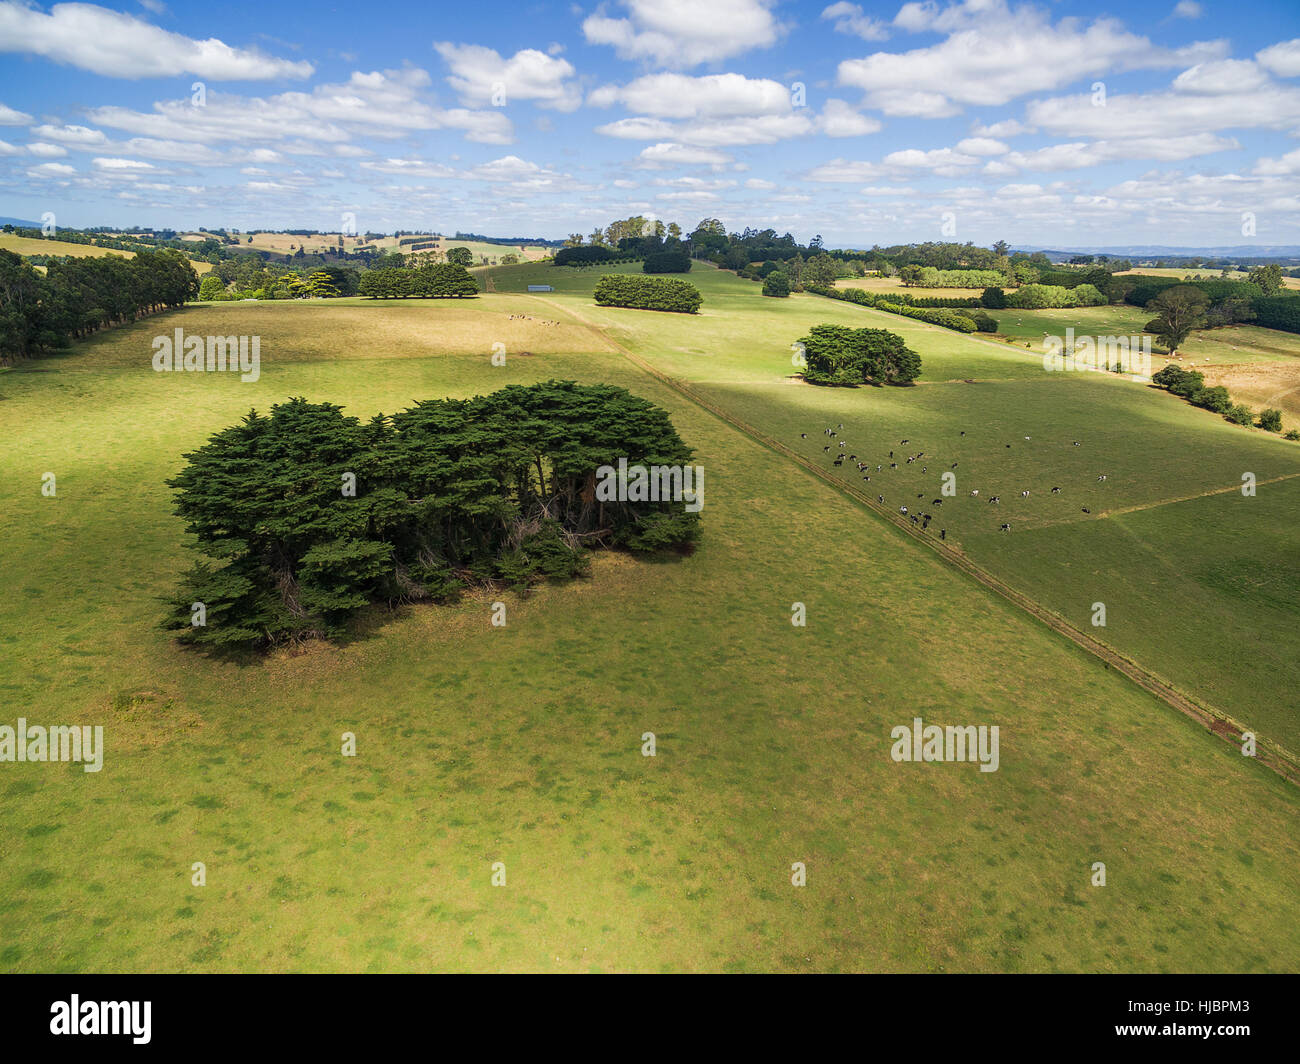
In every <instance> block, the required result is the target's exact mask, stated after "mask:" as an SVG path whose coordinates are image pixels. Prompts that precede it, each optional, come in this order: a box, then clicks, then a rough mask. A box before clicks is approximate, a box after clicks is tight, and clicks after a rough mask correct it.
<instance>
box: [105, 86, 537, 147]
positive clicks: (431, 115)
mask: <svg viewBox="0 0 1300 1064" xmlns="http://www.w3.org/2000/svg"><path fill="white" fill-rule="evenodd" d="M429 83H430V78H429V75H428V74H427V73H426V72H425V71H423V70H415V69H405V70H388V71H383V72H378V71H376V72H371V73H368V74H364V73H361V72H356V73H354V74H353V75H352V76H351V77H350V78H349V79H348V80H347V81H346V82H342V83H339V84H326V85H318V86H316V87H315V88H314V89H313V90H312V91H311V92H284V93H279V94H278V95H275V96H269V97H257V96H237V95H234V94H231V93H219V92H212V91H209V92H208V94H207V103H206V106H203V107H194V106H192V105H191V103H190V101H189V99H188V98H186V99H183V100H166V101H163V102H160V103H156V104H154V109H153V111H133V110H130V109H128V108H125V107H116V106H108V107H100V108H97V109H95V110H93V111H92V112H91V113H90V118H91V120H92V121H94V122H96V123H97V124H99V125H103V126H109V127H111V128H113V129H123V130H126V131H128V132H130V133H136V134H139V135H141V136H144V137H151V138H155V139H158V140H177V141H196V142H203V143H213V142H222V141H224V142H232V141H233V142H237V143H240V144H244V145H256V144H266V143H270V144H277V145H278V144H281V143H282V142H283V141H284V138H285V136H286V135H288V134H290V133H292V134H293V135H294V136H295V137H296V138H297V141H296V142H295V145H294V148H293V150H294V153H295V154H312V153H315V154H321V153H322V152H324V151H325V150H326V149H328V150H330V151H332V152H333V153H334V154H336V155H342V154H347V153H348V150H349V148H350V147H352V146H350V145H349V141H351V139H352V138H354V137H359V136H367V137H388V138H394V137H399V136H404V135H407V134H410V133H413V132H417V131H422V130H432V129H459V130H462V131H464V133H465V136H466V139H467V140H472V141H478V142H480V143H484V144H507V143H509V142H510V141H511V140H512V139H513V132H514V130H513V126H512V125H511V123H510V120H509V119H508V118H507V117H506V116H505V114H504V113H503V112H502V111H501V109H500V108H495V107H494V108H490V109H487V110H482V111H472V110H468V109H462V108H453V109H450V110H442V109H440V108H438V107H436V106H434V105H433V104H431V103H430V102H429V101H428V98H427V93H426V90H427V88H428V86H429ZM313 145H314V147H312V146H313ZM357 150H363V149H353V154H355V153H356V151H357Z"/></svg>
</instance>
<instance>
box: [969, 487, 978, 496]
mask: <svg viewBox="0 0 1300 1064" xmlns="http://www.w3.org/2000/svg"><path fill="white" fill-rule="evenodd" d="M979 493H980V489H979V488H976V489H975V490H974V491H972V492H971V495H972V496H974V495H978V494H979Z"/></svg>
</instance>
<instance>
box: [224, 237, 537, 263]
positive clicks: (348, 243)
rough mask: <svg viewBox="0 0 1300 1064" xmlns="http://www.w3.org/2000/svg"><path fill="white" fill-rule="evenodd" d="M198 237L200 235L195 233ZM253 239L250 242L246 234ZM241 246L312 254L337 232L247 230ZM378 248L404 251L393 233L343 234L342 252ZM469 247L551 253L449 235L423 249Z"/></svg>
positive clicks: (476, 252)
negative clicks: (304, 233) (299, 233)
mask: <svg viewBox="0 0 1300 1064" xmlns="http://www.w3.org/2000/svg"><path fill="white" fill-rule="evenodd" d="M199 235H200V236H201V235H202V234H199ZM249 236H251V237H252V238H253V239H252V240H251V241H250V240H249V239H248V237H249ZM240 244H241V246H242V247H245V248H248V249H252V250H254V251H274V252H276V253H278V254H281V255H292V254H293V253H294V252H295V251H296V250H297V249H298V248H300V247H301V248H303V249H304V250H305V252H306V253H307V254H309V255H310V254H314V253H318V252H321V251H325V250H327V249H330V248H337V247H338V245H339V234H338V233H324V234H317V235H315V236H295V235H293V234H292V233H250V234H247V235H241V236H240ZM363 246H364V247H371V248H380V249H382V250H384V251H404V250H406V249H404V248H403V247H402V246H401V245H400V244H399V242H398V238H397V237H395V236H385V237H379V238H378V239H376V240H366V239H365V238H364V237H361V236H344V237H343V247H344V250H345V251H349V252H352V251H356V250H357V249H358V248H359V247H363ZM453 247H456V248H462V247H463V248H469V250H470V253H471V254H472V255H473V256H474V261H475V262H478V261H479V259H480V258H481V257H482V256H484V255H486V256H487V257H488V258H489V259H500V257H501V256H502V255H518V256H521V257H522V258H524V259H526V260H528V261H533V260H536V259H542V258H547V257H549V256H550V255H552V254H553V252H552V250H551V249H550V248H546V247H542V246H540V245H537V244H525V245H517V244H488V243H484V242H483V241H480V240H456V239H451V238H446V237H444V238H442V239H440V240H437V241H436V242H435V246H434V247H433V248H425V249H423V250H425V251H441V252H446V250H447V249H448V248H453Z"/></svg>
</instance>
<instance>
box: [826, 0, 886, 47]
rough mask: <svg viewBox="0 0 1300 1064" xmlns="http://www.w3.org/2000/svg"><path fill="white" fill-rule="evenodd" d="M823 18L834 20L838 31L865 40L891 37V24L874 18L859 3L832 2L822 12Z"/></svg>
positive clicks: (880, 39)
mask: <svg viewBox="0 0 1300 1064" xmlns="http://www.w3.org/2000/svg"><path fill="white" fill-rule="evenodd" d="M822 18H824V19H833V20H834V22H835V32H836V33H847V34H851V35H852V36H854V37H861V38H862V39H863V40H864V41H885V40H888V39H889V26H888V25H887V24H886V23H884V22H882V21H881V20H880V19H874V18H872V17H871V16H870V15H868V14H867V13H866V12H865V11H863V10H862V8H861V7H860V6H859V5H858V4H850V3H848V2H847V0H840V3H838V4H831V6H830V7H828V8H826V9H825V10H824V11H823V12H822Z"/></svg>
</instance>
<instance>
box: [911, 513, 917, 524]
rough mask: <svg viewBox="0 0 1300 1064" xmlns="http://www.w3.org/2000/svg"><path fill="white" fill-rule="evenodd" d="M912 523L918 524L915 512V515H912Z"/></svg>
mask: <svg viewBox="0 0 1300 1064" xmlns="http://www.w3.org/2000/svg"><path fill="white" fill-rule="evenodd" d="M912 524H917V517H916V514H913V515H912Z"/></svg>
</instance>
